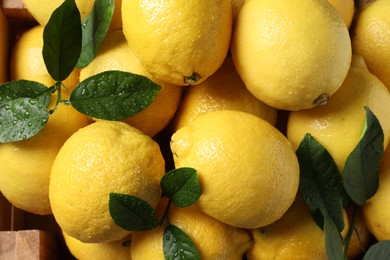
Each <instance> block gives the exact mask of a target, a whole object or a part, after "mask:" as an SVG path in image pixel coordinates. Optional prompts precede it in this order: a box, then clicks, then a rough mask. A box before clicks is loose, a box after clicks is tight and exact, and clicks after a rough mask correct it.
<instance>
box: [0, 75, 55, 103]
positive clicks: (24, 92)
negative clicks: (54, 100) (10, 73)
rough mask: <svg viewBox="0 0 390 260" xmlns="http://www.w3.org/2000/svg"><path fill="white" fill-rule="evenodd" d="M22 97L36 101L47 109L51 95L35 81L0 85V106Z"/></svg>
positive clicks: (43, 86)
mask: <svg viewBox="0 0 390 260" xmlns="http://www.w3.org/2000/svg"><path fill="white" fill-rule="evenodd" d="M22 97H28V98H33V99H36V100H38V102H40V103H41V104H42V105H44V106H45V107H47V106H48V105H49V103H50V99H51V94H50V93H49V91H48V88H47V87H46V86H45V85H43V84H41V83H39V82H35V81H29V80H15V81H9V82H6V83H4V84H1V85H0V104H2V103H4V102H8V101H11V100H13V99H17V98H22Z"/></svg>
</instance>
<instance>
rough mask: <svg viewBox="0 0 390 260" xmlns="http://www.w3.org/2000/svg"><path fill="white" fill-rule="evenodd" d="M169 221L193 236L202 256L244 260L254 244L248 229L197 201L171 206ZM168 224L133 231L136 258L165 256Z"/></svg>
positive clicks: (132, 247)
mask: <svg viewBox="0 0 390 260" xmlns="http://www.w3.org/2000/svg"><path fill="white" fill-rule="evenodd" d="M163 205H165V203H163ZM160 206H161V203H160V205H159V207H160ZM169 221H170V223H171V224H173V225H175V226H177V227H179V228H180V229H181V230H183V231H184V232H185V233H186V234H187V235H188V236H189V237H190V238H191V240H192V242H193V243H194V245H195V247H196V249H197V250H198V252H199V254H200V258H201V259H232V260H234V259H236V260H241V259H242V258H243V256H244V253H245V251H246V250H248V249H249V248H250V246H251V245H252V237H251V235H250V233H249V232H248V231H247V230H245V229H241V228H235V227H232V226H229V225H226V224H224V223H222V222H220V221H218V220H216V219H214V218H212V217H210V216H208V215H206V214H205V213H203V212H202V211H200V210H199V209H198V208H197V207H196V206H194V205H192V206H190V207H187V208H178V207H175V206H171V208H170V214H169ZM164 228H165V225H164V226H162V227H157V228H155V229H153V230H150V231H143V232H134V233H132V240H131V256H132V259H133V260H137V259H139V260H143V259H153V260H159V259H161V260H163V259H164V254H163V232H164Z"/></svg>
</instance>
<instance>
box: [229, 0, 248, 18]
mask: <svg viewBox="0 0 390 260" xmlns="http://www.w3.org/2000/svg"><path fill="white" fill-rule="evenodd" d="M231 2H232V12H233V20H235V18H236V16H237V14H238V12H239V11H240V9H241V7H242V6H243V5H244V4H245V2H246V0H231Z"/></svg>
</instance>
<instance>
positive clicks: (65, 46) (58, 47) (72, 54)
mask: <svg viewBox="0 0 390 260" xmlns="http://www.w3.org/2000/svg"><path fill="white" fill-rule="evenodd" d="M43 8H44V7H43ZM80 52H81V20H80V12H79V10H78V9H77V6H76V3H75V1H74V0H65V1H64V2H63V3H62V4H61V5H60V6H59V7H58V8H57V9H56V10H55V11H54V12H53V13H52V15H51V17H50V19H49V21H48V23H47V24H46V26H45V29H44V31H43V50H42V54H43V59H44V61H45V65H46V68H47V70H48V72H49V74H50V76H51V77H52V78H53V79H54V80H55V81H62V80H64V79H66V78H67V77H68V76H69V74H70V73H71V72H72V71H73V69H74V68H75V66H76V64H77V61H78V59H79V57H80Z"/></svg>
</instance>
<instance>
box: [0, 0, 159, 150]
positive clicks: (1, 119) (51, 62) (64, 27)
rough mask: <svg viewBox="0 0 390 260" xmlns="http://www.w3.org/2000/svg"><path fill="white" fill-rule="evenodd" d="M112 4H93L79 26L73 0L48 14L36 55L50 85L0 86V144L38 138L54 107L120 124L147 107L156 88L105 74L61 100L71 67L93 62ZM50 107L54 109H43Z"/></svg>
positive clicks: (102, 0)
mask: <svg viewBox="0 0 390 260" xmlns="http://www.w3.org/2000/svg"><path fill="white" fill-rule="evenodd" d="M114 4H115V1H114V0H96V1H95V2H94V6H93V9H92V11H91V13H90V15H89V16H88V17H87V18H86V19H85V21H81V20H80V12H79V10H78V9H77V6H76V4H75V1H74V0H65V1H64V2H63V3H62V4H61V5H60V6H59V7H58V8H57V9H56V10H55V11H54V12H53V13H52V15H51V17H50V19H49V21H48V23H47V24H46V26H45V28H44V31H43V48H42V56H43V60H44V62H45V66H46V68H47V70H48V72H49V74H50V76H51V77H52V79H53V80H54V81H55V84H54V85H53V86H45V85H43V84H40V83H38V82H35V81H27V80H15V81H11V82H7V83H4V84H0V143H7V142H16V141H21V140H25V139H27V138H31V137H33V136H35V135H36V134H38V133H39V132H40V131H41V130H42V129H43V128H44V127H45V125H46V124H47V122H48V120H49V116H50V115H51V114H52V113H54V112H55V110H56V108H57V106H58V104H59V103H63V104H65V105H71V106H73V107H74V108H75V109H76V110H78V111H79V112H81V113H83V114H85V115H87V116H90V117H93V118H100V119H107V120H122V119H125V118H128V117H131V116H134V115H136V114H137V113H139V112H141V111H142V110H144V109H145V108H146V107H147V106H148V105H150V103H152V102H153V100H154V99H155V98H156V96H157V94H158V92H159V90H160V86H158V85H156V84H155V83H153V82H152V81H151V80H149V79H148V78H146V77H144V76H142V75H137V74H133V73H129V72H124V71H105V72H102V73H99V74H96V75H94V76H92V77H89V78H87V79H85V80H83V81H82V82H80V83H79V84H77V86H76V87H75V88H74V90H73V91H72V92H71V93H70V98H69V100H66V99H63V98H62V95H61V93H62V90H63V89H65V90H66V86H63V83H62V81H63V80H65V79H66V78H67V77H68V76H69V75H70V74H71V73H72V71H73V70H74V69H75V68H76V67H79V68H83V67H85V66H87V65H88V64H89V63H90V62H91V61H92V60H93V59H94V58H95V57H96V55H97V52H98V49H99V46H100V44H101V42H102V41H103V39H104V37H105V35H106V33H107V31H108V28H109V25H110V23H111V19H112V15H113V12H114ZM54 94H56V95H54ZM52 98H55V100H54V102H51V99H52ZM51 103H52V104H54V105H53V106H52V107H49V104H51Z"/></svg>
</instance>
